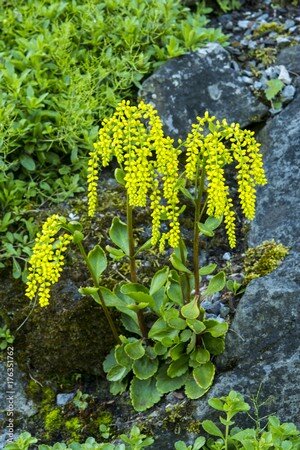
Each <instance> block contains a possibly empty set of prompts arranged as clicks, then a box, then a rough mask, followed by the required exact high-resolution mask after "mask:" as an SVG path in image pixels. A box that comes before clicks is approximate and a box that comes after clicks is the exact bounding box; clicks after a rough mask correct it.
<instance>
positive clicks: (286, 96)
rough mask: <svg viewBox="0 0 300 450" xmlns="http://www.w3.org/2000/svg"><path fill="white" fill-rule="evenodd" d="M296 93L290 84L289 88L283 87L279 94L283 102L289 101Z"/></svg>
mask: <svg viewBox="0 0 300 450" xmlns="http://www.w3.org/2000/svg"><path fill="white" fill-rule="evenodd" d="M295 92H296V88H295V87H294V86H292V85H291V84H290V85H289V86H285V87H284V89H283V91H282V92H281V96H282V98H283V100H286V101H290V100H292V99H293V98H294V96H295Z"/></svg>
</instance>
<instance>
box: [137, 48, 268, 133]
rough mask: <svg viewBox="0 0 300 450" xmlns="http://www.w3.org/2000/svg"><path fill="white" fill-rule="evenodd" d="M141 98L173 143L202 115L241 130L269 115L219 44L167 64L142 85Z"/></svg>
mask: <svg viewBox="0 0 300 450" xmlns="http://www.w3.org/2000/svg"><path fill="white" fill-rule="evenodd" d="M140 96H141V97H142V98H143V99H144V100H145V101H147V102H148V103H151V104H153V105H154V106H155V108H156V109H157V110H158V112H159V115H160V117H161V118H162V120H163V123H164V126H165V131H166V133H167V134H168V135H169V136H172V137H173V138H175V139H177V138H179V137H180V138H184V137H185V136H186V134H187V133H188V132H189V130H190V128H191V124H192V123H193V122H195V118H196V117H197V116H201V115H203V114H204V112H205V111H209V112H210V113H211V114H213V115H215V116H217V117H218V118H219V119H223V118H226V119H227V120H228V121H229V122H235V121H237V122H239V123H240V124H241V125H242V127H246V126H247V125H249V124H251V123H253V122H258V121H260V120H261V119H262V117H263V116H264V115H265V114H266V113H267V111H268V109H267V107H266V106H265V105H263V104H262V103H260V102H259V101H258V100H257V99H256V98H255V97H254V96H253V94H252V93H251V91H250V90H249V87H247V86H246V85H245V83H244V82H243V80H242V77H241V76H240V74H239V71H238V70H235V68H234V65H233V62H232V59H231V56H230V54H229V53H228V52H227V51H226V50H225V49H224V48H223V47H221V46H220V45H219V44H208V45H207V46H206V47H204V48H201V49H199V50H197V51H195V52H192V53H188V54H186V55H183V56H180V57H178V58H174V59H171V60H170V61H168V62H166V63H165V64H164V65H163V66H161V67H160V68H159V69H158V70H157V71H156V72H155V73H154V74H153V75H152V76H151V77H150V78H148V79H147V80H146V81H145V82H144V83H143V85H142V88H141V90H140Z"/></svg>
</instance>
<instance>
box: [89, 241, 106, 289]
mask: <svg viewBox="0 0 300 450" xmlns="http://www.w3.org/2000/svg"><path fill="white" fill-rule="evenodd" d="M87 259H88V262H89V264H90V267H91V270H92V272H93V275H94V277H95V278H96V280H98V281H99V279H100V276H101V274H102V273H103V272H104V270H105V269H106V267H107V259H106V255H105V253H104V250H103V249H102V248H101V247H100V245H96V246H95V247H94V248H93V249H92V250H91V251H90V252H89V254H88V256H87Z"/></svg>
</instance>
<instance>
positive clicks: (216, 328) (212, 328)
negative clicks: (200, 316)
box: [205, 319, 228, 337]
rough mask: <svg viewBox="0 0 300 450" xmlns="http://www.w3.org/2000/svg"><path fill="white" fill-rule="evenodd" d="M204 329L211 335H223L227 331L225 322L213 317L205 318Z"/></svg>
mask: <svg viewBox="0 0 300 450" xmlns="http://www.w3.org/2000/svg"><path fill="white" fill-rule="evenodd" d="M205 326H206V331H207V332H208V333H210V334H211V335H212V336H213V337H220V336H224V335H225V334H226V333H227V331H228V323H227V322H219V321H218V320H214V319H207V320H205Z"/></svg>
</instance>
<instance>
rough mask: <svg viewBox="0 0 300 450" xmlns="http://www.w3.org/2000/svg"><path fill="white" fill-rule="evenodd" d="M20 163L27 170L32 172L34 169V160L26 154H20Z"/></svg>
mask: <svg viewBox="0 0 300 450" xmlns="http://www.w3.org/2000/svg"><path fill="white" fill-rule="evenodd" d="M20 163H21V165H22V166H23V167H24V168H25V169H26V170H29V172H33V171H34V170H35V169H36V165H35V162H34V160H33V159H32V158H31V157H30V156H28V155H21V157H20Z"/></svg>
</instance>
